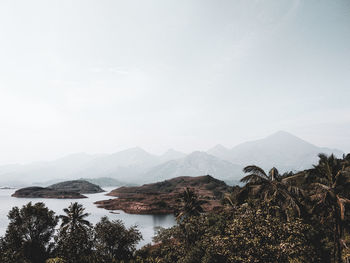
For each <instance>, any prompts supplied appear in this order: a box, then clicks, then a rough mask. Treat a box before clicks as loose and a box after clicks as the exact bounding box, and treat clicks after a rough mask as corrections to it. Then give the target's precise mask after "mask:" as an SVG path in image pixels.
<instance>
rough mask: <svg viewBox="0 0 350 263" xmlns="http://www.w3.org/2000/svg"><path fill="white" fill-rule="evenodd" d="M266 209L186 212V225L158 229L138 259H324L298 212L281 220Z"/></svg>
mask: <svg viewBox="0 0 350 263" xmlns="http://www.w3.org/2000/svg"><path fill="white" fill-rule="evenodd" d="M267 211H268V208H267V207H262V209H257V208H256V207H250V206H247V205H244V206H241V207H238V208H235V209H234V210H232V209H230V210H226V211H221V212H219V213H215V214H214V213H207V214H201V215H200V216H196V217H188V218H186V219H185V220H183V222H181V223H180V224H186V225H185V227H181V226H180V225H177V226H174V227H173V228H171V229H165V230H162V231H160V233H159V234H158V236H157V237H156V238H155V241H156V244H155V245H153V246H148V247H144V248H142V249H141V250H140V251H139V252H138V255H139V257H140V258H141V259H140V262H147V263H150V262H154V261H153V260H155V259H157V262H160V263H168V262H179V263H240V262H242V263H243V262H244V263H246V262H251V263H253V262H254V263H260V262H261V263H266V262H281V263H291V262H310V263H312V262H315V263H316V262H328V261H327V259H324V258H319V255H318V250H317V243H315V242H314V241H315V238H314V237H313V234H314V229H313V227H312V226H311V225H308V224H306V223H305V222H303V220H302V219H299V218H295V220H290V221H288V222H282V223H281V220H280V218H278V217H275V216H273V215H271V214H269V213H268V212H267ZM184 229H186V231H184ZM189 233H192V234H191V237H192V239H191V242H188V234H189ZM142 260H143V261H142Z"/></svg>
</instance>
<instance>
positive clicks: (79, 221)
mask: <svg viewBox="0 0 350 263" xmlns="http://www.w3.org/2000/svg"><path fill="white" fill-rule="evenodd" d="M63 211H64V212H65V213H66V215H60V216H59V218H60V219H61V220H62V223H61V229H62V231H68V232H74V231H75V230H79V229H80V230H84V229H85V228H86V227H91V224H90V222H89V221H87V220H85V218H86V217H88V216H89V214H88V213H85V208H84V207H83V205H81V204H78V203H77V202H74V203H71V204H70V206H69V207H68V208H65V209H63Z"/></svg>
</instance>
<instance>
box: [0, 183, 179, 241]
mask: <svg viewBox="0 0 350 263" xmlns="http://www.w3.org/2000/svg"><path fill="white" fill-rule="evenodd" d="M115 188H116V187H106V188H104V189H105V190H106V191H107V192H109V191H111V190H112V189H115ZM14 192H15V190H11V189H4V190H0V236H2V235H4V233H5V231H6V227H7V225H8V219H7V214H8V211H9V210H10V209H11V208H12V207H14V206H18V207H21V206H22V205H24V204H27V203H28V202H33V203H35V202H44V203H45V204H46V206H47V207H49V208H50V209H52V210H53V211H55V212H56V213H57V214H62V213H63V212H62V210H63V208H66V207H68V206H69V204H70V203H71V202H75V201H77V202H79V203H81V204H82V205H83V206H84V207H85V208H86V211H87V212H88V213H90V216H89V217H88V220H89V221H90V222H91V223H93V224H96V223H97V222H98V221H99V220H100V218H101V217H103V216H108V217H109V218H110V220H113V219H120V220H122V221H123V222H124V224H125V225H126V226H127V227H129V226H132V225H137V226H138V229H139V230H140V231H141V233H142V236H143V240H142V241H141V242H140V244H139V245H138V247H141V246H143V245H145V244H147V243H150V242H152V237H153V236H154V234H155V232H156V231H157V229H158V227H164V228H169V227H171V226H173V225H175V223H176V221H175V218H174V216H173V215H132V214H126V213H124V212H123V211H117V212H118V213H119V214H113V213H110V212H109V211H108V210H105V209H102V208H97V207H96V206H95V205H94V202H95V201H100V200H104V199H110V197H106V196H104V195H105V194H106V193H98V194H88V195H86V196H87V197H88V198H85V199H78V200H73V199H41V198H33V199H30V198H15V197H11V194H13V193H14Z"/></svg>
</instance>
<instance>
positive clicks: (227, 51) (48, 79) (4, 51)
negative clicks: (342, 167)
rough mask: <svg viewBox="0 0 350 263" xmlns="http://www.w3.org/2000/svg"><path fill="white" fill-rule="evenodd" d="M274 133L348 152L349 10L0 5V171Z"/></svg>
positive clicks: (266, 4)
mask: <svg viewBox="0 0 350 263" xmlns="http://www.w3.org/2000/svg"><path fill="white" fill-rule="evenodd" d="M279 130H285V131H288V132H290V133H293V134H294V135H296V136H299V137H301V138H303V139H305V140H307V141H309V142H311V143H314V144H316V145H319V146H327V147H332V148H339V149H341V150H343V151H347V152H350V1H348V0H332V1H329V0H307V1H306V0H304V1H302V0H288V1H287V0H279V1H275V0H264V1H262V0H251V1H247V0H227V1H226V0H222V1H215V0H210V1H209V0H167V1H164V0H147V1H144V0H138V1H136V0H128V1H119V0H111V1H108V0H95V1H91V0H74V1H71V0H57V1H55V0H42V1H38V0H32V1H26V0H21V1H18V0H9V1H7V0H2V1H0V149H1V150H0V164H7V163H26V162H33V161H39V160H52V159H55V158H59V157H62V156H64V155H66V154H70V153H75V152H88V153H111V152H115V151H119V150H122V149H126V148H129V147H134V146H139V147H142V148H144V149H146V150H148V151H150V152H152V153H157V154H160V153H162V152H164V151H166V150H167V149H169V148H174V149H177V150H179V151H183V152H191V151H193V150H207V149H208V148H211V147H213V146H215V145H216V144H222V145H225V146H227V147H233V146H235V145H236V144H239V143H242V142H244V141H247V140H253V139H258V138H262V137H265V136H267V135H269V134H272V133H274V132H276V131H279Z"/></svg>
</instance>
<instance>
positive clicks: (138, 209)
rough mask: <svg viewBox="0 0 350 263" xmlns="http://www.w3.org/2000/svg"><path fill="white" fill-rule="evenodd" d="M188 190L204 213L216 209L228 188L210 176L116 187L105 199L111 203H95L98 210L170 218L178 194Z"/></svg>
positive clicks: (178, 196)
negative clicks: (103, 209)
mask: <svg viewBox="0 0 350 263" xmlns="http://www.w3.org/2000/svg"><path fill="white" fill-rule="evenodd" d="M186 187H188V188H191V189H192V190H193V191H195V193H196V194H197V195H198V197H199V200H200V201H201V203H202V207H203V209H204V210H205V211H213V210H216V209H219V208H220V207H221V206H222V205H221V202H220V200H221V199H222V197H223V195H224V193H227V192H229V191H230V189H231V187H230V186H228V185H226V183H225V182H223V181H220V180H218V179H215V178H213V177H212V176H210V175H205V176H198V177H189V176H182V177H176V178H173V179H170V180H166V181H163V182H158V183H154V184H145V185H143V186H138V187H120V188H117V189H115V190H113V191H111V192H110V193H108V194H107V195H108V196H113V197H117V198H114V199H109V200H103V201H98V202H95V204H96V205H97V206H98V207H100V208H105V209H108V210H123V211H124V212H126V213H129V214H172V213H175V212H176V211H177V210H178V208H179V207H180V206H181V198H180V196H181V193H182V192H183V191H184V189H185V188H186Z"/></svg>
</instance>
